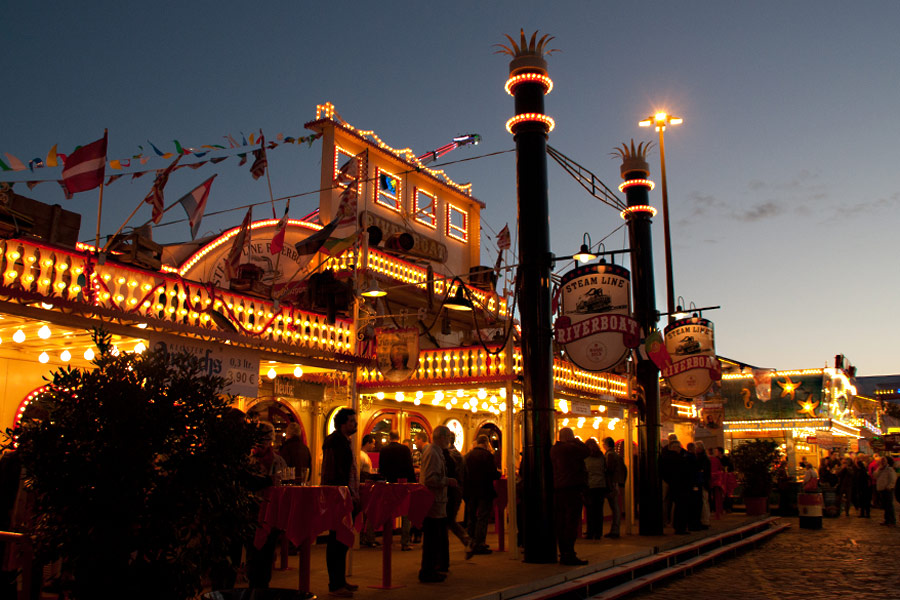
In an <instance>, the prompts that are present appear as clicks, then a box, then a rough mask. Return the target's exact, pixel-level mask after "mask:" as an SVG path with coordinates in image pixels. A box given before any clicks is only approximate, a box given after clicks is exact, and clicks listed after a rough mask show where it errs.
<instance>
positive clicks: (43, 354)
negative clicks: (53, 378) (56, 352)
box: [38, 352, 50, 363]
mask: <svg viewBox="0 0 900 600" xmlns="http://www.w3.org/2000/svg"><path fill="white" fill-rule="evenodd" d="M38 360H39V361H41V362H42V363H46V362H49V361H50V355H49V354H47V353H46V352H41V355H40V356H38Z"/></svg>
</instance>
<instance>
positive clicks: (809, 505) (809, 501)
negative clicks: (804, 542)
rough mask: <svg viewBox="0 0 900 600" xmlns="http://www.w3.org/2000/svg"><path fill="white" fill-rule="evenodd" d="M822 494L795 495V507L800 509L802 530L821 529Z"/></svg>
mask: <svg viewBox="0 0 900 600" xmlns="http://www.w3.org/2000/svg"><path fill="white" fill-rule="evenodd" d="M823 505H824V502H823V501H822V494H821V493H819V492H814V493H801V494H798V495H797V507H798V508H799V509H800V527H801V528H802V529H822V506H823Z"/></svg>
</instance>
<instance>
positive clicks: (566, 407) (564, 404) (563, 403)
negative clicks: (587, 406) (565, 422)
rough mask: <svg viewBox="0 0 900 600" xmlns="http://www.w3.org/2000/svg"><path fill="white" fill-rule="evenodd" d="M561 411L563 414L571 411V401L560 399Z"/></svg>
mask: <svg viewBox="0 0 900 600" xmlns="http://www.w3.org/2000/svg"><path fill="white" fill-rule="evenodd" d="M559 411H560V412H561V413H563V414H566V413H568V412H569V403H568V402H566V401H565V400H560V401H559Z"/></svg>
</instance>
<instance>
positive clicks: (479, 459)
mask: <svg viewBox="0 0 900 600" xmlns="http://www.w3.org/2000/svg"><path fill="white" fill-rule="evenodd" d="M465 465H466V482H465V484H466V485H465V489H464V493H465V500H466V528H467V529H468V532H469V545H468V546H467V547H466V560H468V559H470V558H472V556H473V555H474V554H490V553H491V549H490V548H488V546H487V544H486V543H485V541H484V540H485V538H486V537H487V528H488V520H490V518H491V508H493V506H494V498H495V497H496V495H497V493H496V491H495V490H494V481H496V480H497V479H500V471H498V470H497V465H496V464H495V463H494V454H493V452H492V448H491V441H490V440H489V439H488V436H486V435H479V436H478V438H477V439H476V440H475V447H474V448H472V449H471V450H469V452H468V453H466V458H465Z"/></svg>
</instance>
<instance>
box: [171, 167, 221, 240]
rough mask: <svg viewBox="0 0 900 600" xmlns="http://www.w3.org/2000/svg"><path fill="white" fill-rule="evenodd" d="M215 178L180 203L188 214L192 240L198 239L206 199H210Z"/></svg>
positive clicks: (198, 187) (201, 185)
mask: <svg viewBox="0 0 900 600" xmlns="http://www.w3.org/2000/svg"><path fill="white" fill-rule="evenodd" d="M215 178H216V176H215V175H213V176H212V177H210V178H209V179H207V180H206V181H204V182H203V183H201V184H200V185H198V186H197V187H196V188H194V189H193V191H191V192H189V193H188V194H187V195H185V196H184V197H183V198H181V200H179V201H178V202H179V203H180V204H181V207H182V208H183V209H184V212H186V213H187V217H188V221H189V222H190V224H191V239H192V240H193V239H195V238H196V237H197V231H198V230H199V229H200V221H201V220H203V211H205V210H206V199H207V198H209V190H210V188H211V187H212V182H213V179H215Z"/></svg>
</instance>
